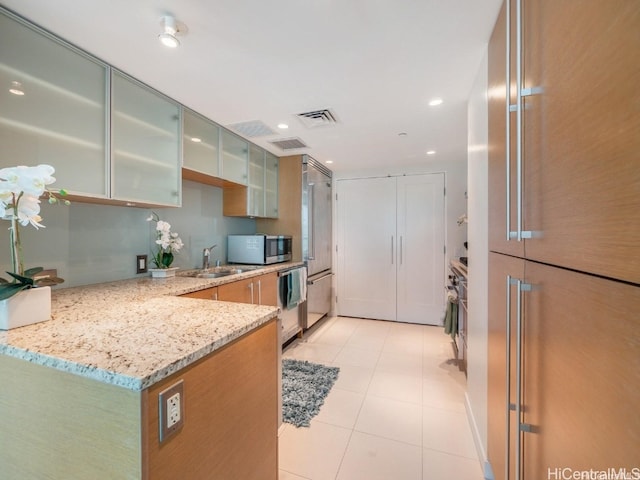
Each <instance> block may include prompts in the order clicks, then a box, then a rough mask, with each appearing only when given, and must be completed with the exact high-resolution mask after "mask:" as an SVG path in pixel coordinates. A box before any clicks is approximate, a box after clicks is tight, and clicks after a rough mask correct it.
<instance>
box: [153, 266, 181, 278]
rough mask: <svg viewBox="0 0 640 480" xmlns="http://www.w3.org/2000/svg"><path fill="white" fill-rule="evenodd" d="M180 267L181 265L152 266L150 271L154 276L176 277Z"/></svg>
mask: <svg viewBox="0 0 640 480" xmlns="http://www.w3.org/2000/svg"><path fill="white" fill-rule="evenodd" d="M178 269H179V267H170V268H150V269H149V272H151V276H152V277H153V278H168V277H175V276H176V272H177V271H178Z"/></svg>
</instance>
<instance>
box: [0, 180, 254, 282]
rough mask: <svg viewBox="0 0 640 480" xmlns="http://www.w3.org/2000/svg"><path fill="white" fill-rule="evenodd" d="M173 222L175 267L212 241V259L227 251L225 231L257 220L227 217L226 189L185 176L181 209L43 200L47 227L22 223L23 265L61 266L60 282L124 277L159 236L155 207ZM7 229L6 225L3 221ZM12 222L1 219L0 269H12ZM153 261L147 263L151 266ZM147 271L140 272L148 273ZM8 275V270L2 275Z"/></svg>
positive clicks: (193, 263)
mask: <svg viewBox="0 0 640 480" xmlns="http://www.w3.org/2000/svg"><path fill="white" fill-rule="evenodd" d="M152 211H154V212H156V213H157V214H158V215H159V216H160V219H162V220H165V221H167V222H169V223H170V224H171V231H173V232H177V233H178V234H179V235H180V237H181V238H182V241H183V242H184V248H183V249H182V250H181V251H180V253H179V254H178V255H176V259H175V261H174V263H173V266H176V267H180V268H185V269H186V268H194V267H199V266H200V265H201V262H202V250H203V248H205V247H210V246H211V245H213V244H217V245H218V246H217V247H216V248H215V249H214V251H213V255H212V261H215V260H221V261H222V262H223V263H224V262H225V260H226V255H227V241H226V239H227V235H228V234H230V233H255V231H256V224H255V220H252V219H246V218H232V217H224V216H223V215H222V189H221V188H217V187H211V186H209V185H203V184H199V183H195V182H190V181H184V182H183V186H182V207H181V208H155V209H146V208H133V207H115V206H110V205H94V204H88V203H78V202H74V203H72V204H71V205H70V206H68V207H65V206H61V205H53V206H52V205H48V204H47V203H46V202H43V204H42V211H41V213H40V214H41V216H42V218H43V220H42V223H43V225H45V226H46V228H44V229H40V230H37V231H36V229H34V228H33V227H32V226H27V227H21V228H20V233H21V236H22V244H23V251H24V260H25V268H30V267H35V266H41V267H44V268H57V269H58V275H59V276H60V277H62V278H64V279H65V283H63V284H62V285H61V286H60V287H57V288H64V287H73V286H78V285H87V284H91V283H100V282H108V281H113V280H122V279H125V278H133V277H135V276H136V273H135V272H136V270H135V268H136V255H141V254H147V255H148V256H149V257H151V248H152V244H153V240H154V238H155V236H154V232H153V228H154V227H155V224H154V223H153V222H147V221H146V219H147V217H148V216H149V215H150V214H151V212H152ZM3 224H4V226H5V227H6V228H2V225H3ZM8 227H9V222H7V221H3V222H0V269H1V270H0V271H2V272H4V271H6V270H10V269H11V260H10V254H9V233H8ZM152 266H153V265H152V264H151V262H149V267H152ZM147 275H149V274H148V273H147V274H144V275H140V276H147ZM0 276H3V277H4V278H6V279H9V277H8V275H6V274H5V275H0Z"/></svg>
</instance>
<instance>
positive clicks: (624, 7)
mask: <svg viewBox="0 0 640 480" xmlns="http://www.w3.org/2000/svg"><path fill="white" fill-rule="evenodd" d="M518 3H520V5H518ZM508 7H509V10H510V11H509V14H507V5H506V4H505V5H503V8H502V10H501V12H500V15H499V17H498V20H497V23H496V27H495V29H494V32H493V35H492V37H491V41H490V44H489V78H488V79H489V95H488V99H489V224H490V235H489V241H490V250H491V252H492V253H491V254H490V264H489V285H490V296H489V340H488V341H489V345H488V348H489V353H488V369H489V371H488V387H489V388H488V392H489V394H488V456H489V461H490V463H491V465H492V469H493V472H494V475H495V478H496V480H505V479H508V480H514V479H525V480H537V479H539V478H547V476H548V473H549V471H551V472H554V471H556V470H555V469H562V468H568V469H571V470H573V471H585V470H587V471H588V470H589V469H593V470H605V469H607V468H627V469H628V471H631V468H632V467H634V466H637V458H638V457H637V448H636V446H637V445H639V444H640V418H639V417H638V416H637V415H636V414H635V413H633V412H634V410H635V409H637V405H638V404H640V393H638V392H639V390H638V388H637V387H638V385H640V361H639V359H640V317H638V314H637V312H638V311H639V310H640V255H638V253H637V246H638V245H639V244H640V228H639V226H640V208H639V207H640V161H639V159H638V152H639V151H640V135H638V132H639V131H640V115H639V113H638V105H640V93H639V92H638V89H637V88H636V85H637V81H638V78H639V75H640V70H639V68H638V65H640V36H638V34H637V32H638V31H640V4H638V2H637V1H635V0H617V1H614V2H600V1H596V0H589V1H581V2H578V1H563V2H558V1H555V0H538V1H535V2H534V1H530V0H511V3H510V5H508ZM509 18H510V22H509V23H507V22H508V21H509V20H508V19H509ZM518 24H520V26H521V29H520V31H521V38H520V42H518V41H517V35H518V30H519V29H518V28H517V25H518ZM508 27H509V28H508ZM508 30H510V31H509V34H510V35H509V36H508V35H507V31H508ZM519 43H521V50H520V52H521V54H520V55H518V44H519ZM507 45H508V46H509V48H510V53H511V55H509V56H508V55H507ZM507 63H509V64H510V65H509V68H508V67H507ZM518 64H520V65H518ZM508 72H509V73H508ZM507 73H508V75H509V77H510V78H509V79H508V78H507ZM506 85H510V88H509V94H508V93H507V88H506ZM508 97H509V98H510V101H509V102H508V103H507V98H508ZM508 212H509V213H510V215H509V214H508ZM507 219H509V223H510V225H507ZM519 227H520V228H519ZM508 238H509V240H508Z"/></svg>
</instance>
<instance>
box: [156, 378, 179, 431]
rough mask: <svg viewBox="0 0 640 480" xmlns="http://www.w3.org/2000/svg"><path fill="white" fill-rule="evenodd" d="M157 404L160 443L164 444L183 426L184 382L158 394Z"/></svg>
mask: <svg viewBox="0 0 640 480" xmlns="http://www.w3.org/2000/svg"><path fill="white" fill-rule="evenodd" d="M158 404H159V405H158V424H159V427H160V442H164V441H165V440H166V439H167V438H169V437H170V436H172V435H173V434H174V433H176V432H177V431H178V430H180V428H182V426H183V425H184V380H180V381H179V382H178V383H174V384H173V385H172V386H170V387H169V388H167V389H166V390H163V391H162V392H160V394H159V395H158Z"/></svg>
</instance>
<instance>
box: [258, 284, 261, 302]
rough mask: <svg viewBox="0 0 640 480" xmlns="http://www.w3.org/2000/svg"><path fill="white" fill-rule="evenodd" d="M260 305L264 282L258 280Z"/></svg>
mask: <svg viewBox="0 0 640 480" xmlns="http://www.w3.org/2000/svg"><path fill="white" fill-rule="evenodd" d="M258 305H262V281H261V280H258Z"/></svg>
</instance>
